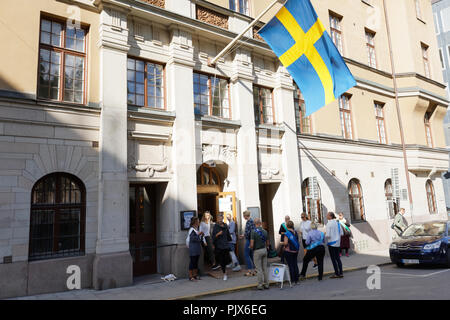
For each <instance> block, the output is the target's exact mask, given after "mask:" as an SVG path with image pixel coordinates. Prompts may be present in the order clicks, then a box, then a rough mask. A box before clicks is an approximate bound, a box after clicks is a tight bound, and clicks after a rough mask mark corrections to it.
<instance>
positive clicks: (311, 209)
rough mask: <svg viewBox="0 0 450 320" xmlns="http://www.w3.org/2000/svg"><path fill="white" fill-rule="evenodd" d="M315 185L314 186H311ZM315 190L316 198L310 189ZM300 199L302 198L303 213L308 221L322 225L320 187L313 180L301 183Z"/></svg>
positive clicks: (309, 179) (308, 179)
mask: <svg viewBox="0 0 450 320" xmlns="http://www.w3.org/2000/svg"><path fill="white" fill-rule="evenodd" d="M313 183H315V186H313V185H312V184H313ZM314 187H315V188H316V189H317V190H316V192H315V193H316V197H314V195H313V192H312V190H311V189H312V188H314ZM302 198H303V212H306V214H307V215H308V217H309V220H311V221H313V222H317V223H319V224H322V223H323V217H322V200H321V192H320V186H319V184H318V183H317V181H316V179H315V178H307V179H305V181H303V183H302Z"/></svg>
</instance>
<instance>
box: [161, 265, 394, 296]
mask: <svg viewBox="0 0 450 320" xmlns="http://www.w3.org/2000/svg"><path fill="white" fill-rule="evenodd" d="M390 264H392V262H383V263H379V264H376V266H385V265H390ZM367 267H368V266H362V267H353V268H347V269H344V270H343V271H344V272H353V271H358V270H363V269H366V268H367ZM331 274H334V272H333V271H328V272H324V273H323V276H328V275H331ZM318 277H319V275H309V276H306V279H307V280H308V279H314V278H318ZM269 285H270V286H276V285H278V282H273V281H272V282H270V283H269ZM257 286H258V284H257V283H254V284H248V285H244V286H239V287H234V288H228V289H220V290H214V291H208V292H203V293H198V294H194V295H189V296H181V297H175V298H169V299H167V300H193V299H198V298H203V297H207V296H214V295H219V294H224V293H232V292H237V291H244V290H250V289H253V288H256V287H257Z"/></svg>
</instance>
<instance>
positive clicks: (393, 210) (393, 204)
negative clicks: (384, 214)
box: [384, 179, 398, 219]
mask: <svg viewBox="0 0 450 320" xmlns="http://www.w3.org/2000/svg"><path fill="white" fill-rule="evenodd" d="M384 195H385V197H386V204H387V208H388V213H389V218H390V219H394V217H395V215H396V214H397V213H398V203H397V199H395V198H394V191H393V187H392V180H391V179H387V180H386V182H385V183H384Z"/></svg>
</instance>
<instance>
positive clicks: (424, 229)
mask: <svg viewBox="0 0 450 320" xmlns="http://www.w3.org/2000/svg"><path fill="white" fill-rule="evenodd" d="M449 229H450V222H449V221H431V222H424V223H414V224H411V225H410V226H408V228H406V230H405V231H404V232H403V233H402V235H401V236H400V237H399V238H398V239H395V240H394V241H393V242H392V243H391V246H390V248H389V255H390V256H391V261H392V262H393V263H395V264H397V266H399V267H402V266H404V265H405V264H436V265H437V264H445V265H447V266H448V267H450V253H449V251H450V244H449V243H450V241H449V238H450V237H449Z"/></svg>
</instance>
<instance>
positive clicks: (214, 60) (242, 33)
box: [208, 0, 284, 66]
mask: <svg viewBox="0 0 450 320" xmlns="http://www.w3.org/2000/svg"><path fill="white" fill-rule="evenodd" d="M279 2H284V1H283V0H275V1H273V2H272V3H271V4H270V5H269V6H268V7H267V8H266V9H265V10H264V11H263V12H261V13H260V14H259V16H257V17H256V18H255V20H253V21H252V23H250V24H249V25H248V26H247V28H245V29H244V31H242V32H241V33H240V34H239V35H237V36H236V38H234V39H233V41H231V42H230V43H229V44H228V45H227V46H226V47H225V48H224V49H223V50H222V51H221V52H220V53H219V54H218V55H217V56H216V57H215V58H214V59H212V60H211V61H209V62H208V65H210V66H214V65H215V64H216V63H217V61H218V60H219V59H220V58H221V57H222V56H223V55H225V54H226V53H227V52H228V51H229V50H230V49H231V48H232V47H233V46H234V45H235V44H236V42H238V41H239V40H240V39H241V38H242V37H243V36H244V34H245V33H246V32H247V31H248V30H250V29H251V28H252V27H253V26H254V25H255V24H256V23H258V21H259V20H261V18H262V17H263V16H264V15H265V14H266V13H267V12H269V10H270V9H272V8H273V6H274V5H276V4H277V3H279Z"/></svg>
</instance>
